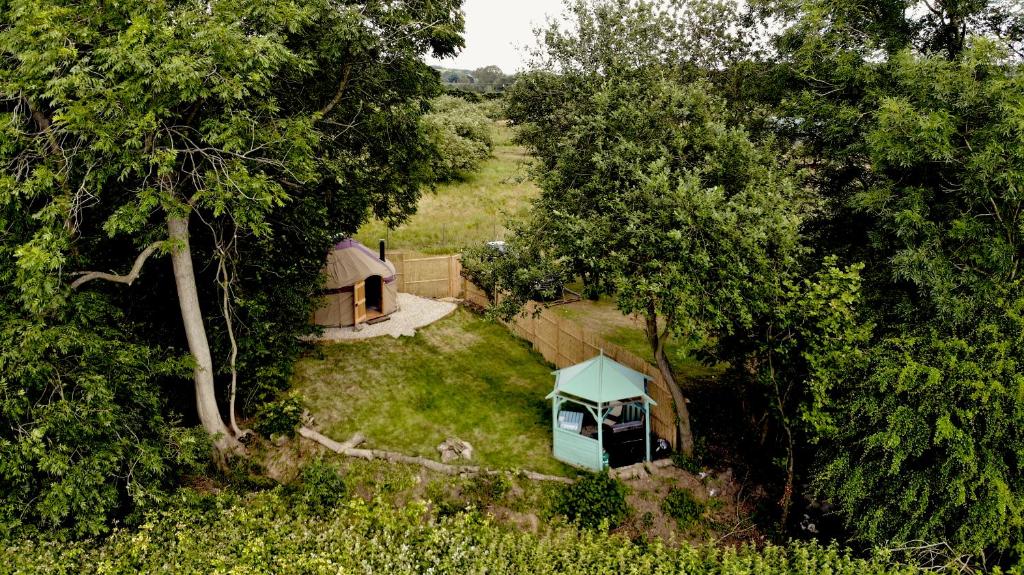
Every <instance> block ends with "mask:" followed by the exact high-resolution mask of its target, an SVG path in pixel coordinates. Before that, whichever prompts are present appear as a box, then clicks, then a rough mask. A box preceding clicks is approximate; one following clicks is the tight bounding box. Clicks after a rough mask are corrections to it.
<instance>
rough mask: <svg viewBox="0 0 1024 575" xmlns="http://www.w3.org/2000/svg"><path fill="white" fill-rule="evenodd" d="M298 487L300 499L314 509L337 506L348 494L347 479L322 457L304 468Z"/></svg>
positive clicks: (319, 509)
mask: <svg viewBox="0 0 1024 575" xmlns="http://www.w3.org/2000/svg"><path fill="white" fill-rule="evenodd" d="M298 487H299V488H298V494H297V497H298V499H299V500H300V501H302V502H303V503H305V504H306V505H307V506H308V507H309V508H310V509H312V510H314V511H323V510H326V509H331V508H333V507H336V506H337V505H338V504H340V503H341V502H342V501H344V500H345V498H346V497H347V496H348V486H347V485H346V484H345V480H344V479H343V478H342V477H341V475H339V474H338V470H337V469H335V468H334V467H333V466H332V465H331V464H329V463H327V462H326V461H324V459H323V458H322V457H318V458H316V459H314V460H313V461H311V462H309V463H307V464H306V466H305V467H303V468H302V472H301V473H300V474H299V485H298Z"/></svg>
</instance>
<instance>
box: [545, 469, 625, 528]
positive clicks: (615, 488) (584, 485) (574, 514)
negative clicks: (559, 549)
mask: <svg viewBox="0 0 1024 575" xmlns="http://www.w3.org/2000/svg"><path fill="white" fill-rule="evenodd" d="M555 513H558V514H560V515H564V516H566V517H568V518H569V520H570V521H572V522H574V523H576V524H577V525H579V526H580V527H586V528H590V529H595V528H597V527H599V526H600V525H601V522H602V521H605V520H607V522H608V527H610V528H615V527H618V526H619V524H621V523H622V522H623V520H625V519H626V517H627V516H628V515H629V505H628V504H627V503H626V486H625V485H624V484H623V483H622V482H621V481H619V480H618V479H614V478H612V477H610V476H609V475H608V474H607V473H594V474H590V475H584V476H583V477H580V478H579V479H578V480H577V481H576V482H575V483H573V484H571V485H567V486H566V487H565V489H563V491H562V493H561V494H560V496H559V497H558V499H557V500H556V502H555Z"/></svg>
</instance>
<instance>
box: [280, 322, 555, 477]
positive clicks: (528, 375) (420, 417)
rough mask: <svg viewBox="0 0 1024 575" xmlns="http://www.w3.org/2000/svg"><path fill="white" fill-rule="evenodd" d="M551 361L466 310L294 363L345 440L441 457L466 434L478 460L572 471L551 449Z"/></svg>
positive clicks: (296, 382) (335, 433)
mask: <svg viewBox="0 0 1024 575" xmlns="http://www.w3.org/2000/svg"><path fill="white" fill-rule="evenodd" d="M553 382H554V379H553V378H552V376H551V367H550V366H549V365H547V364H546V363H544V361H543V359H542V358H541V357H540V356H539V355H537V354H536V353H534V352H532V351H531V350H530V349H529V346H528V344H526V343H525V342H523V341H521V340H519V339H516V338H515V336H513V335H512V334H511V333H510V332H509V331H508V330H507V329H505V328H504V327H503V326H501V325H499V324H496V323H494V322H492V321H490V320H488V319H485V318H483V317H480V316H477V315H475V314H472V313H470V312H468V311H466V310H464V309H458V310H456V311H455V312H454V313H453V314H452V315H450V316H448V317H446V318H444V319H442V320H441V321H439V322H437V323H435V324H433V325H431V326H428V327H426V328H424V329H422V330H419V332H418V333H417V334H416V336H415V337H403V338H401V339H393V338H390V337H380V338H374V339H370V340H364V341H360V342H350V343H338V344H332V345H323V346H320V347H319V348H318V349H317V350H316V352H315V353H314V354H313V355H311V356H309V357H306V358H303V359H301V360H300V361H299V362H298V363H297V364H296V366H295V376H294V379H293V389H294V390H295V391H296V392H297V393H299V394H300V395H301V396H302V397H303V398H304V400H305V402H306V404H307V406H308V407H309V410H310V411H311V412H312V413H313V415H314V416H315V418H316V421H317V424H318V426H319V427H320V429H321V431H322V432H323V433H325V434H326V435H328V436H329V437H332V438H334V439H336V440H338V441H344V440H345V439H347V438H348V437H350V436H351V435H352V434H354V433H356V432H361V433H363V434H365V435H366V437H367V444H368V445H369V446H371V447H374V448H381V449H390V450H394V451H399V452H402V453H405V454H408V455H421V456H425V457H431V458H435V459H436V458H437V457H438V452H437V446H438V444H440V443H441V442H442V441H444V440H445V439H446V438H449V437H457V438H459V439H462V440H465V441H468V442H469V443H471V444H472V445H473V459H472V461H471V462H470V463H473V464H477V465H484V466H487V467H495V468H503V469H510V468H518V469H529V470H531V471H537V472H541V473H551V474H572V472H571V471H570V470H569V469H568V468H567V467H566V466H565V465H563V464H562V463H560V462H559V461H557V460H555V459H554V458H553V457H552V456H551V407H550V404H549V403H548V401H547V400H545V399H544V397H545V396H546V395H547V394H548V393H549V392H550V391H551V387H552V384H553Z"/></svg>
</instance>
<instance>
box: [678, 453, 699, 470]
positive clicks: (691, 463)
mask: <svg viewBox="0 0 1024 575" xmlns="http://www.w3.org/2000/svg"><path fill="white" fill-rule="evenodd" d="M672 465H675V466H676V467H678V468H679V469H682V470H683V471H689V472H690V473H694V474H696V473H699V472H700V463H698V462H697V459H696V458H695V457H690V456H688V455H686V454H685V453H681V452H677V453H673V454H672Z"/></svg>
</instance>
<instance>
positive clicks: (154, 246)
mask: <svg viewBox="0 0 1024 575" xmlns="http://www.w3.org/2000/svg"><path fill="white" fill-rule="evenodd" d="M163 245H164V242H162V241H160V242H153V243H151V244H149V247H147V248H146V249H144V250H142V253H141V254H139V257H137V258H135V264H134V265H133V266H132V271H130V272H128V273H127V274H126V275H123V276H119V275H116V274H108V273H105V272H75V273H74V274H72V275H79V276H81V277H80V278H78V279H76V280H75V281H73V282H71V289H78V288H80V287H82V284H85V283H87V282H90V281H92V280H106V281H108V282H114V283H121V284H128V285H132V282H134V281H135V280H136V279H137V278H138V277H139V274H140V273H142V265H143V264H145V263H146V260H147V259H149V256H151V255H153V252H155V251H157V250H158V249H160V248H161V247H163Z"/></svg>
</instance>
